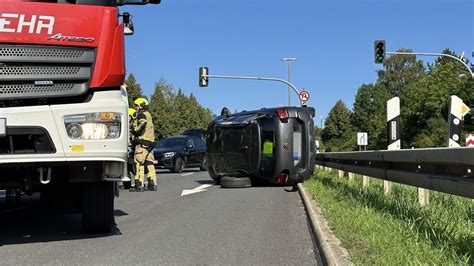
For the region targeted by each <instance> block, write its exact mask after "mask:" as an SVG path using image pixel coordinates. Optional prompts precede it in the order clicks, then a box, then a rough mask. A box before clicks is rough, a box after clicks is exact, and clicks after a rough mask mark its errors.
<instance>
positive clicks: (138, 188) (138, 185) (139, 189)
mask: <svg viewBox="0 0 474 266" xmlns="http://www.w3.org/2000/svg"><path fill="white" fill-rule="evenodd" d="M130 192H143V185H142V182H140V181H139V180H137V179H135V187H132V188H130Z"/></svg>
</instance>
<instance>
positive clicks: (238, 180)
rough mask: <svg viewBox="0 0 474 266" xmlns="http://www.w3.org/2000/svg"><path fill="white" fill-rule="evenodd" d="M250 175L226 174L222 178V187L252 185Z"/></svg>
mask: <svg viewBox="0 0 474 266" xmlns="http://www.w3.org/2000/svg"><path fill="white" fill-rule="evenodd" d="M251 186H252V181H251V180H250V177H235V176H224V177H222V178H221V187H223V188H245V187H251Z"/></svg>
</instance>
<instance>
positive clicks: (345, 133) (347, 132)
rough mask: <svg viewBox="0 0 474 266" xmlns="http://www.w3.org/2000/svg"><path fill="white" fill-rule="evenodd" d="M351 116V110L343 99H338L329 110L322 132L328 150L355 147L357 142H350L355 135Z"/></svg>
mask: <svg viewBox="0 0 474 266" xmlns="http://www.w3.org/2000/svg"><path fill="white" fill-rule="evenodd" d="M350 116H351V112H350V110H349V109H348V108H347V107H346V105H345V104H344V102H343V101H342V100H338V101H337V102H336V104H335V105H334V107H333V108H332V109H331V111H330V112H329V114H328V117H327V118H326V121H325V123H324V129H323V131H322V134H321V137H322V140H323V142H324V144H325V145H326V147H327V148H326V150H327V151H340V150H351V149H353V148H354V147H355V143H350V139H351V138H352V136H351V135H354V134H353V132H354V131H353V129H352V127H351V123H350ZM354 139H355V138H354Z"/></svg>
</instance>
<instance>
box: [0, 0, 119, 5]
mask: <svg viewBox="0 0 474 266" xmlns="http://www.w3.org/2000/svg"><path fill="white" fill-rule="evenodd" d="M2 1H3V0H2ZM6 2H40V3H59V4H77V5H93V6H115V5H116V0H6Z"/></svg>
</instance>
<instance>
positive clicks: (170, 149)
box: [153, 135, 207, 173]
mask: <svg viewBox="0 0 474 266" xmlns="http://www.w3.org/2000/svg"><path fill="white" fill-rule="evenodd" d="M153 154H154V155H155V160H156V161H157V163H156V164H155V166H156V167H157V168H161V169H169V170H170V171H171V172H174V173H180V172H182V171H183V169H184V168H190V167H199V168H200V169H201V170H202V171H206V170H207V166H206V144H205V143H204V141H203V140H202V139H200V138H198V137H195V136H186V135H179V136H171V137H167V138H163V139H161V140H160V141H159V142H158V143H157V144H156V145H155V148H154V149H153Z"/></svg>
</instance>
